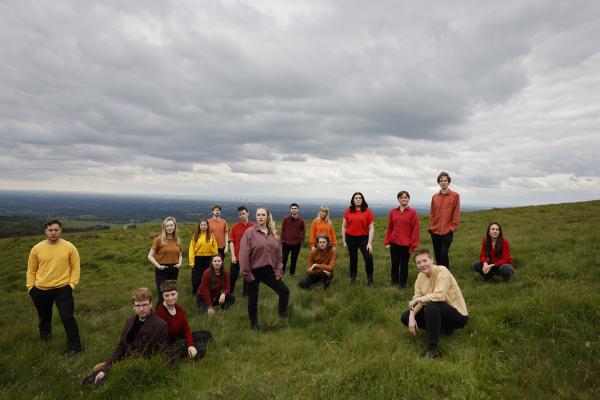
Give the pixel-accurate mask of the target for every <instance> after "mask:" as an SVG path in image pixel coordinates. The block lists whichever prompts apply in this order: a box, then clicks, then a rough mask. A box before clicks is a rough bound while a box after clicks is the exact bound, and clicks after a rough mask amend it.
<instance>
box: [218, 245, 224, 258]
mask: <svg viewBox="0 0 600 400" xmlns="http://www.w3.org/2000/svg"><path fill="white" fill-rule="evenodd" d="M217 253H219V254H220V255H221V260H223V261H225V247H219V248H218V249H217Z"/></svg>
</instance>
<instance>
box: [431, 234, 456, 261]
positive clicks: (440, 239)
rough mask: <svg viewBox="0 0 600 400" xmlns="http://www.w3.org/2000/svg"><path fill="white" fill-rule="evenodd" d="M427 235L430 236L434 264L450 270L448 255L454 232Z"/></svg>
mask: <svg viewBox="0 0 600 400" xmlns="http://www.w3.org/2000/svg"><path fill="white" fill-rule="evenodd" d="M429 234H430V235H431V242H432V243H433V252H434V253H435V263H436V264H437V265H443V266H444V267H446V268H448V269H450V260H449V258H448V253H449V252H450V246H451V245H452V239H453V237H454V232H448V233H446V234H445V235H438V234H436V233H433V232H429Z"/></svg>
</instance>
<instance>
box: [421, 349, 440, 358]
mask: <svg viewBox="0 0 600 400" xmlns="http://www.w3.org/2000/svg"><path fill="white" fill-rule="evenodd" d="M441 356H442V353H441V352H440V351H439V350H438V348H437V347H434V348H430V349H427V350H425V351H424V352H423V353H422V354H421V357H423V358H439V357H441Z"/></svg>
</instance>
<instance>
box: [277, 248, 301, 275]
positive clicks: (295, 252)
mask: <svg viewBox="0 0 600 400" xmlns="http://www.w3.org/2000/svg"><path fill="white" fill-rule="evenodd" d="M301 247H302V243H297V244H287V243H281V254H282V255H281V261H282V262H283V272H285V268H286V265H287V260H288V255H289V254H290V252H291V253H292V258H291V259H290V275H294V274H295V273H296V262H297V261H298V255H299V254H300V248H301Z"/></svg>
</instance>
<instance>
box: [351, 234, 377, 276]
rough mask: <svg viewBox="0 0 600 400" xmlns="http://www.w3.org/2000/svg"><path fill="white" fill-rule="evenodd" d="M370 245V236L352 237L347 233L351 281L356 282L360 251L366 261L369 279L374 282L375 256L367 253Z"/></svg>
mask: <svg viewBox="0 0 600 400" xmlns="http://www.w3.org/2000/svg"><path fill="white" fill-rule="evenodd" d="M367 244H369V236H368V235H364V236H352V235H349V234H347V233H346V245H347V246H348V257H349V258H350V280H352V281H355V280H356V274H357V269H358V250H359V249H360V252H361V254H362V256H363V260H365V270H366V271H367V279H368V281H369V282H372V281H373V255H372V254H371V253H369V252H368V251H367Z"/></svg>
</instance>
